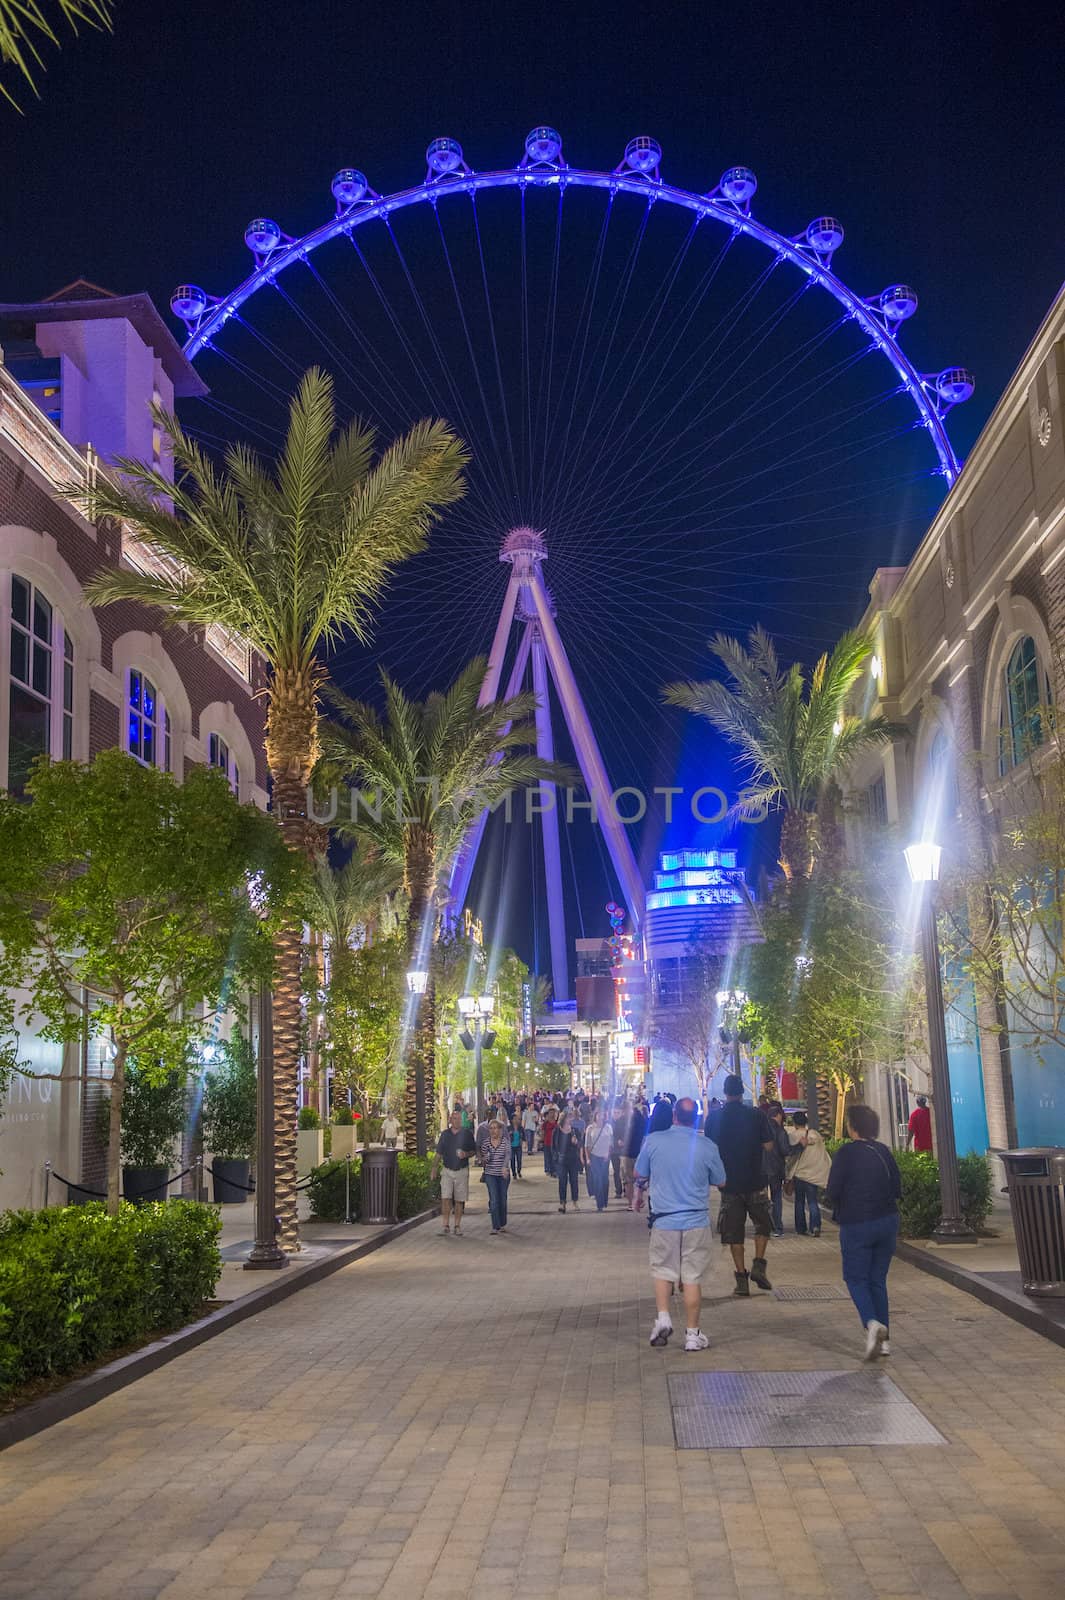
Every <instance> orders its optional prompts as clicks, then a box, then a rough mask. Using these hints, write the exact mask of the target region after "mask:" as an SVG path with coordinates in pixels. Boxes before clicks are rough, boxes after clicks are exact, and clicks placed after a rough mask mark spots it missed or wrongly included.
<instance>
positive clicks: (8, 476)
mask: <svg viewBox="0 0 1065 1600" xmlns="http://www.w3.org/2000/svg"><path fill="white" fill-rule="evenodd" d="M0 350H2V352H3V358H2V360H0V786H2V787H7V788H10V789H11V790H12V791H13V792H17V791H18V790H19V789H20V787H21V785H22V782H23V781H24V778H25V774H26V771H27V769H28V767H29V765H30V763H31V762H32V760H33V759H34V758H35V757H36V756H37V755H39V754H42V753H43V754H48V755H51V756H53V757H60V756H64V755H66V756H71V757H73V758H74V759H75V760H81V761H88V760H91V759H92V757H93V756H95V755H96V754H98V753H99V751H101V750H103V749H106V748H110V747H114V746H115V745H121V746H122V747H123V748H125V749H127V750H129V751H130V753H131V754H133V755H134V756H136V757H137V759H138V760H142V761H145V762H146V763H150V764H153V765H156V766H159V767H163V768H165V769H166V770H168V771H170V772H172V773H173V774H174V776H175V777H176V778H178V779H179V780H180V779H182V778H183V777H184V775H185V773H186V772H187V771H188V770H189V768H190V767H191V766H192V765H194V764H195V763H197V762H210V763H211V764H212V765H217V766H219V767H222V768H223V769H224V770H225V771H226V773H227V775H228V777H229V779H230V782H231V784H232V785H233V786H234V788H235V790H236V791H237V792H238V793H239V795H240V798H241V799H242V800H246V801H252V802H255V803H257V804H259V805H263V806H265V805H266V802H267V774H266V767H265V759H264V755H263V733H264V707H263V700H262V696H261V694H260V693H259V691H260V690H261V689H262V688H263V686H264V682H265V678H264V672H263V667H262V663H261V662H260V661H259V659H258V658H257V657H255V656H253V655H251V654H250V653H249V652H248V650H247V649H246V647H244V645H243V643H242V641H240V640H237V639H233V638H232V637H230V636H227V635H226V634H224V633H223V632H222V631H221V630H214V629H212V630H208V631H207V633H206V634H205V632H204V630H203V629H191V628H186V627H184V626H182V627H177V628H170V627H166V626H164V625H163V623H162V621H161V619H160V617H159V616H158V614H157V613H153V612H150V611H148V610H146V609H145V608H144V607H142V606H139V605H136V604H134V603H131V602H125V601H123V602H120V603H118V604H115V605H112V606H106V607H101V608H94V607H92V606H90V605H89V604H88V602H87V601H86V599H85V593H84V586H85V584H86V583H87V582H88V580H89V579H90V578H91V577H92V575H93V574H94V573H95V572H96V571H97V570H98V569H99V568H100V567H101V566H102V565H108V564H115V563H119V562H127V563H130V564H132V565H134V566H141V567H144V566H146V565H147V564H148V563H149V562H150V560H151V556H150V553H149V552H148V551H146V550H144V549H143V548H142V547H141V546H140V545H139V544H138V542H137V541H136V539H135V538H133V537H131V536H130V535H129V534H128V532H125V531H124V530H121V529H119V528H118V527H117V526H116V525H114V524H113V523H111V522H109V521H107V520H102V521H101V522H99V523H98V524H93V523H91V522H89V521H87V520H86V519H85V518H84V517H83V516H82V515H81V514H80V513H79V512H78V511H77V510H76V509H75V508H74V506H73V505H72V504H71V503H70V502H69V501H68V500H66V499H65V498H64V497H63V496H62V494H61V493H60V492H59V491H60V489H61V487H62V486H66V485H70V484H72V483H82V482H85V481H86V478H87V476H88V475H90V474H92V473H94V472H98V471H102V470H106V466H107V462H108V460H109V459H110V458H112V457H117V456H121V455H130V456H134V455H136V456H139V457H141V458H152V459H154V461H155V462H156V464H157V465H159V466H160V467H161V468H162V470H163V471H164V472H165V471H166V470H167V463H166V457H165V441H161V440H160V438H159V433H158V430H157V429H154V428H153V426H152V422H151V416H150V410H149V408H150V404H151V402H152V400H153V398H154V399H156V400H158V401H161V402H162V404H164V405H165V406H166V407H168V408H171V407H172V405H173V402H174V399H175V397H181V396H183V395H188V394H196V393H202V392H203V385H202V382H201V380H200V379H199V376H198V375H197V374H196V373H195V372H194V371H193V369H192V368H191V367H190V366H189V364H188V363H187V362H186V361H185V359H184V357H183V356H182V354H181V351H180V349H179V348H178V346H177V344H176V343H175V341H174V339H173V337H172V335H171V334H170V333H169V331H168V330H167V328H166V327H165V325H164V324H163V322H162V320H161V318H160V317H159V316H158V313H157V312H156V311H155V308H154V307H153V306H152V304H151V302H150V301H149V300H148V299H147V297H146V296H143V295H136V296H128V297H125V298H118V297H115V296H110V295H107V294H105V293H104V292H103V291H100V290H97V289H95V288H93V286H91V285H85V284H76V285H73V286H72V287H71V288H70V289H69V290H66V291H63V292H62V294H61V295H60V296H58V297H56V298H55V299H53V300H51V301H44V302H41V303H40V304H38V305H30V306H9V305H8V306H0ZM22 1050H23V1054H24V1055H26V1056H27V1057H28V1058H30V1059H31V1060H32V1061H33V1062H34V1064H35V1065H36V1066H37V1067H38V1068H40V1069H42V1070H48V1071H56V1070H58V1069H59V1066H60V1064H62V1065H63V1070H64V1071H65V1072H72V1073H74V1074H76V1077H75V1078H74V1080H73V1081H71V1082H64V1083H63V1084H62V1085H60V1084H51V1083H48V1082H44V1081H37V1082H33V1081H32V1080H29V1079H17V1080H16V1082H15V1084H14V1086H13V1088H12V1092H11V1094H10V1095H9V1098H8V1102H7V1105H6V1107H5V1108H4V1112H3V1115H2V1116H0V1172H2V1175H0V1205H12V1206H15V1205H18V1206H22V1205H35V1204H40V1203H41V1200H42V1198H43V1173H44V1163H45V1161H46V1160H51V1161H52V1162H53V1163H54V1166H55V1168H56V1170H57V1171H61V1172H63V1173H64V1174H65V1175H66V1176H69V1177H71V1178H74V1179H75V1180H76V1181H77V1180H78V1179H80V1178H84V1177H85V1175H86V1173H87V1172H88V1171H89V1168H90V1167H91V1166H92V1165H93V1157H92V1151H91V1146H92V1139H91V1138H88V1137H87V1136H86V1126H87V1119H88V1117H89V1106H90V1102H91V1101H92V1099H93V1098H94V1090H93V1085H94V1084H96V1085H99V1084H100V1082H102V1081H103V1080H104V1079H105V1077H106V1068H105V1066H104V1064H103V1063H102V1062H101V1060H100V1051H99V1048H98V1042H95V1041H93V1040H86V1041H85V1042H84V1044H83V1046H82V1048H81V1051H80V1060H76V1059H75V1060H72V1059H70V1057H71V1056H77V1054H78V1052H68V1059H67V1060H66V1062H65V1063H61V1062H60V1060H59V1059H58V1057H59V1050H58V1047H56V1046H52V1045H49V1044H47V1043H46V1042H44V1041H42V1040H39V1039H24V1040H23V1042H22ZM97 1092H98V1090H97ZM86 1163H88V1166H87V1165H86ZM90 1177H91V1174H90Z"/></svg>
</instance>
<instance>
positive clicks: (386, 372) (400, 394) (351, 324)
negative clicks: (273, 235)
mask: <svg viewBox="0 0 1065 1600" xmlns="http://www.w3.org/2000/svg"><path fill="white" fill-rule="evenodd" d="M306 266H307V268H308V270H309V272H310V274H311V276H312V277H313V279H314V281H315V283H316V284H317V285H318V288H319V289H320V290H321V292H322V294H323V295H324V296H325V298H326V300H327V301H328V303H329V305H330V307H331V308H332V310H333V312H334V313H335V315H336V316H337V317H338V318H339V320H340V323H341V325H342V327H343V328H344V331H345V332H346V333H347V335H348V337H349V338H350V339H351V341H352V343H353V344H354V345H355V347H356V348H357V349H358V350H359V351H361V353H362V355H363V357H364V358H365V360H366V361H368V362H369V363H370V365H371V366H372V367H373V369H374V371H375V372H376V373H377V376H378V379H379V381H380V382H381V384H382V385H383V386H384V387H385V388H386V389H387V390H388V391H389V392H390V393H391V395H392V397H393V402H394V404H395V405H396V407H397V409H398V411H399V414H400V415H401V416H405V417H411V416H415V415H417V412H418V401H417V400H415V399H414V398H413V397H412V396H411V394H410V392H409V390H407V389H406V388H404V387H403V385H402V384H401V383H400V381H399V378H398V376H397V374H396V373H395V371H394V370H393V369H390V368H389V367H388V365H387V363H386V362H385V361H384V360H383V359H382V358H381V357H380V356H379V355H378V353H377V350H376V349H375V347H374V344H373V342H372V340H370V339H368V338H367V337H366V335H365V334H364V333H363V331H362V329H361V328H360V327H359V325H358V323H357V322H356V321H355V319H354V317H352V316H351V314H350V313H349V311H348V309H347V307H346V306H345V305H344V302H343V301H342V300H341V298H340V296H339V295H338V294H335V293H334V292H333V290H332V289H331V288H330V286H329V284H328V283H326V281H325V279H324V278H323V277H322V274H321V273H320V272H319V271H318V268H317V267H316V266H315V264H314V262H313V261H311V260H309V259H308V261H307V262H306Z"/></svg>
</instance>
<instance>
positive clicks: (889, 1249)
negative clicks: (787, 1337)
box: [825, 1105, 902, 1361]
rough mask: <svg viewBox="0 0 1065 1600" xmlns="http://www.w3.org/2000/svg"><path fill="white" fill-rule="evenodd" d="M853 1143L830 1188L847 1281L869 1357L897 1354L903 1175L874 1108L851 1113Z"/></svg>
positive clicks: (836, 1159) (838, 1157) (839, 1158)
mask: <svg viewBox="0 0 1065 1600" xmlns="http://www.w3.org/2000/svg"><path fill="white" fill-rule="evenodd" d="M847 1131H848V1133H849V1134H850V1142H849V1143H848V1144H845V1145H842V1146H841V1147H840V1149H839V1150H837V1151H836V1154H835V1155H834V1156H833V1158H832V1168H831V1171H830V1172H829V1175H828V1182H827V1183H826V1185H825V1188H826V1190H827V1192H828V1198H829V1200H830V1201H831V1203H832V1209H833V1214H834V1216H835V1219H836V1221H837V1222H838V1223H839V1247H840V1251H841V1252H842V1257H843V1281H844V1283H845V1284H846V1285H847V1288H848V1290H849V1291H850V1297H851V1299H852V1300H853V1301H854V1307H855V1310H856V1311H857V1313H858V1315H859V1317H860V1318H861V1321H862V1327H863V1328H864V1329H865V1352H864V1358H865V1360H866V1361H875V1360H876V1358H877V1356H887V1355H890V1354H891V1345H890V1342H889V1330H890V1327H891V1323H890V1320H889V1316H888V1292H887V1278H888V1270H889V1268H890V1266H891V1258H892V1256H893V1255H894V1254H895V1246H896V1244H897V1243H898V1235H899V1200H900V1199H901V1197H902V1178H901V1176H900V1174H899V1169H898V1164H897V1162H896V1160H895V1157H894V1156H893V1155H892V1153H891V1151H890V1150H889V1149H888V1147H887V1145H884V1144H880V1143H879V1141H878V1139H877V1135H878V1134H879V1132H880V1118H879V1117H878V1116H877V1114H876V1112H875V1111H874V1110H873V1109H872V1107H871V1106H861V1105H858V1106H851V1107H850V1109H849V1111H848V1112H847Z"/></svg>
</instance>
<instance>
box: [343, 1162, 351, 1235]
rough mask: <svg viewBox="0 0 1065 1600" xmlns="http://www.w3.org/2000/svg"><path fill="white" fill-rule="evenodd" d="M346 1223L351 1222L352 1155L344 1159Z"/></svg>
mask: <svg viewBox="0 0 1065 1600" xmlns="http://www.w3.org/2000/svg"><path fill="white" fill-rule="evenodd" d="M344 1221H345V1222H350V1221H351V1153H350V1151H349V1153H348V1154H347V1155H346V1156H345V1158H344Z"/></svg>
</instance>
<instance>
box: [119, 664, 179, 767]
mask: <svg viewBox="0 0 1065 1600" xmlns="http://www.w3.org/2000/svg"><path fill="white" fill-rule="evenodd" d="M126 749H127V750H128V751H129V753H130V755H131V756H134V757H135V758H136V759H137V760H138V761H140V762H141V763H142V764H143V765H144V766H146V767H161V768H162V769H163V771H164V772H169V771H170V762H171V755H172V751H171V738H170V713H169V711H168V710H167V709H166V706H165V705H164V704H163V701H162V700H161V698H160V696H159V695H158V693H157V692H156V688H155V684H154V683H153V682H152V680H151V678H149V677H148V676H147V674H146V673H144V672H140V671H138V670H137V668H135V667H131V668H130V670H129V674H128V679H127V688H126Z"/></svg>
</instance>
